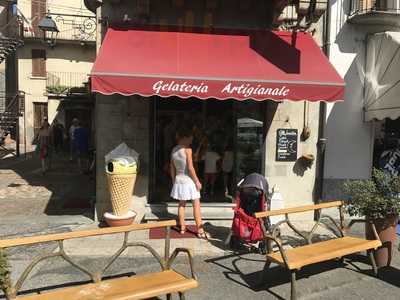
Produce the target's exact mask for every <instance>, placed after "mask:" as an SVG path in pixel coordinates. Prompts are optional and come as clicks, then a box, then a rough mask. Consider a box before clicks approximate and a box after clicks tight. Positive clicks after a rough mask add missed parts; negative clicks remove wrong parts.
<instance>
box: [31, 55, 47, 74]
mask: <svg viewBox="0 0 400 300" xmlns="http://www.w3.org/2000/svg"><path fill="white" fill-rule="evenodd" d="M32 76H37V77H46V50H44V49H32Z"/></svg>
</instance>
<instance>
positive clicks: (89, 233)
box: [0, 220, 176, 299]
mask: <svg viewBox="0 0 400 300" xmlns="http://www.w3.org/2000/svg"><path fill="white" fill-rule="evenodd" d="M172 226H176V221H175V220H169V221H160V222H154V223H145V224H133V225H129V226H121V227H108V228H100V229H93V230H82V231H74V232H67V233H57V234H47V235H39V236H32V237H22V238H16V239H6V240H0V249H6V248H11V247H18V246H27V245H33V244H40V243H46V242H57V243H58V248H59V249H58V251H56V252H51V253H48V254H44V255H43V254H42V255H39V256H38V257H36V258H34V259H33V260H32V262H31V263H30V264H29V265H28V267H26V269H25V270H24V272H22V274H21V276H20V277H19V279H18V280H17V282H16V283H15V284H14V285H12V287H10V288H9V289H8V290H7V291H5V294H6V295H7V299H15V298H16V297H17V293H18V291H19V290H20V289H21V287H22V285H23V283H24V282H25V280H26V279H27V278H28V275H29V274H30V273H31V271H32V270H33V268H34V267H35V266H36V265H37V264H38V263H39V262H41V261H43V260H45V259H49V258H53V257H61V258H62V259H64V260H65V261H66V262H68V263H70V264H71V265H72V266H73V267H74V268H76V269H78V270H80V271H81V272H83V273H85V274H87V275H88V276H89V277H90V278H91V280H92V281H93V282H99V281H101V280H102V279H103V276H104V274H105V272H106V271H107V269H108V268H109V267H110V266H111V265H112V263H113V262H114V261H115V260H116V259H117V258H118V257H120V255H121V254H122V253H123V252H124V250H125V249H126V248H128V247H143V248H145V249H147V250H148V251H149V252H150V253H151V254H152V255H153V257H154V258H155V259H156V260H157V261H158V263H159V264H160V266H161V268H162V269H163V270H166V269H169V264H168V261H169V258H170V231H171V227H172ZM151 228H165V231H166V237H165V249H164V257H161V256H160V255H159V254H158V253H157V251H155V250H154V249H153V248H152V247H151V246H150V245H148V244H146V243H143V242H129V241H128V237H129V233H130V232H132V231H139V230H146V229H151ZM117 233H124V240H123V243H122V246H121V248H120V249H119V250H118V251H117V252H116V253H115V254H114V255H112V256H111V257H110V258H109V260H108V261H107V263H106V265H105V267H102V269H101V270H96V271H95V272H93V271H90V270H89V269H87V268H86V267H84V266H82V265H81V264H79V262H76V261H74V260H73V259H71V258H70V257H69V256H68V254H67V253H66V252H65V251H64V244H63V242H64V241H65V240H70V239H76V238H85V237H93V236H100V235H108V234H117Z"/></svg>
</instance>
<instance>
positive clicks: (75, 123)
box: [68, 118, 79, 161]
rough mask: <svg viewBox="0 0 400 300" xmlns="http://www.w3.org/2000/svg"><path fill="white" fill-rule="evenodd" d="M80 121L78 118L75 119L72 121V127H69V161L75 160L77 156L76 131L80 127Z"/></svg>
mask: <svg viewBox="0 0 400 300" xmlns="http://www.w3.org/2000/svg"><path fill="white" fill-rule="evenodd" d="M78 122H79V121H78V119H77V118H74V119H73V120H72V125H71V127H69V130H68V135H69V151H70V152H69V153H70V156H69V160H70V161H72V160H73V159H74V156H75V148H76V147H75V138H74V132H75V129H76V128H77V127H78Z"/></svg>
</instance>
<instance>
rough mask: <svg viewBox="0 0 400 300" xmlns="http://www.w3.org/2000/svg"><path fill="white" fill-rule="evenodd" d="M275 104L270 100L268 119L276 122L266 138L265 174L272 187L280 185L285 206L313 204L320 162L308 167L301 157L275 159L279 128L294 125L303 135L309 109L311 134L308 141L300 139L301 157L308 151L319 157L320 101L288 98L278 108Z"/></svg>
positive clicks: (308, 116) (272, 124)
mask: <svg viewBox="0 0 400 300" xmlns="http://www.w3.org/2000/svg"><path fill="white" fill-rule="evenodd" d="M274 106H275V105H273V104H272V103H270V104H269V105H268V108H267V116H268V117H267V119H272V121H271V124H270V127H269V130H268V132H267V135H266V140H265V147H266V151H265V153H266V160H265V176H266V177H267V179H268V181H269V184H270V187H273V186H274V185H276V186H277V187H278V188H279V190H280V192H281V194H282V196H283V199H284V203H285V206H287V207H289V206H296V205H297V206H298V205H304V204H311V203H313V192H314V181H315V166H316V164H315V162H314V163H313V164H312V165H311V167H310V168H308V167H305V166H304V165H302V163H301V160H298V161H296V162H277V161H275V155H276V134H277V129H279V128H292V129H297V130H298V133H299V136H300V134H301V132H302V130H303V126H304V124H305V120H304V111H305V112H306V119H308V120H309V122H308V126H309V128H310V129H311V135H310V137H309V138H308V139H307V140H306V141H304V142H302V141H300V139H298V157H300V156H302V155H305V154H312V155H314V157H317V148H316V144H317V140H318V114H319V104H318V103H306V104H304V102H298V103H295V102H289V101H288V102H283V103H281V104H278V105H277V108H276V111H275V109H274Z"/></svg>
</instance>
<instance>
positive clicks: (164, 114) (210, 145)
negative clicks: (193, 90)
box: [150, 97, 266, 203]
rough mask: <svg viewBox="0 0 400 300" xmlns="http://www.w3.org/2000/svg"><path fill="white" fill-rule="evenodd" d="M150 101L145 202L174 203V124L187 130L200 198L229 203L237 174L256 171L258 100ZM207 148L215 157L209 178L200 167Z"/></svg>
mask: <svg viewBox="0 0 400 300" xmlns="http://www.w3.org/2000/svg"><path fill="white" fill-rule="evenodd" d="M153 101H154V105H153V135H152V136H153V139H152V140H153V141H152V144H153V145H152V147H153V149H152V153H153V159H152V166H151V168H152V176H151V177H152V179H153V180H151V184H150V195H151V197H150V202H151V203H163V202H170V201H171V202H172V201H174V200H173V199H171V198H170V197H169V193H170V190H171V187H172V181H171V178H170V175H169V164H170V155H171V150H172V148H173V147H174V146H175V145H176V131H177V128H179V126H183V125H184V126H191V128H192V129H193V137H194V139H193V143H192V150H193V160H194V166H195V169H196V172H197V175H198V177H199V179H200V181H201V182H202V185H203V189H202V199H201V200H202V201H203V202H231V201H232V197H234V194H235V186H236V183H237V182H238V181H239V180H240V179H241V178H243V177H244V176H245V175H247V174H250V173H252V172H257V173H261V172H262V170H263V168H262V166H263V149H264V139H265V136H264V133H265V130H264V124H265V122H264V118H265V112H266V110H265V104H264V103H263V102H256V101H253V100H246V101H237V100H217V99H207V100H201V99H197V98H188V99H182V98H178V97H169V98H161V97H153ZM207 152H212V153H213V156H214V157H215V159H216V160H217V161H216V173H215V174H213V175H212V176H210V175H209V174H206V173H205V170H204V165H205V159H206V157H210V156H212V155H210V154H207ZM224 158H225V162H224V163H223V161H224ZM227 162H228V163H227ZM229 162H230V163H229ZM229 166H230V167H229ZM224 169H225V170H224Z"/></svg>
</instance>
